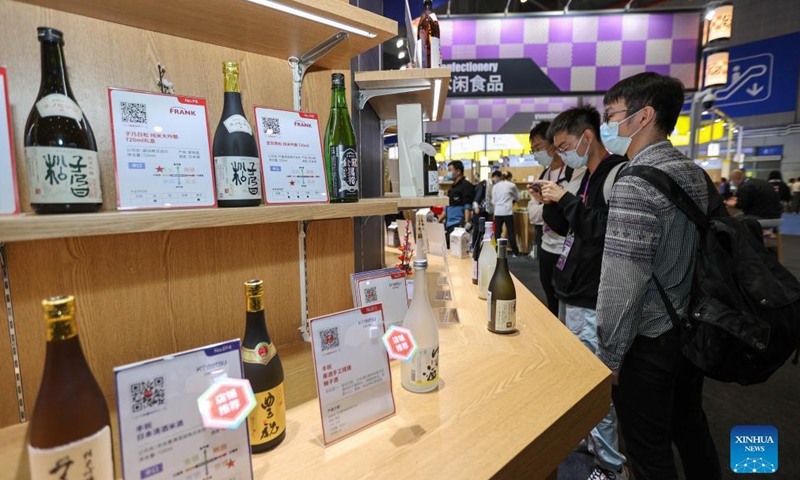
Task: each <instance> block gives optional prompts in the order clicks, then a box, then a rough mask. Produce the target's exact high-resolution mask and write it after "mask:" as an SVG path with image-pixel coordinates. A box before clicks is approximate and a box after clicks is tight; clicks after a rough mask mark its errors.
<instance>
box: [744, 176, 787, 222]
mask: <svg viewBox="0 0 800 480" xmlns="http://www.w3.org/2000/svg"><path fill="white" fill-rule="evenodd" d="M736 208H738V209H739V210H741V211H742V212H743V213H744V214H745V215H749V216H753V217H758V218H781V213H782V212H783V209H782V208H781V202H780V199H779V198H778V194H776V193H775V189H774V188H773V187H772V184H771V183H769V182H767V181H766V180H761V179H758V178H748V179H746V180H745V182H744V183H742V184H741V185H739V188H738V189H736Z"/></svg>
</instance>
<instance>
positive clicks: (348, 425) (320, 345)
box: [309, 304, 395, 446]
mask: <svg viewBox="0 0 800 480" xmlns="http://www.w3.org/2000/svg"><path fill="white" fill-rule="evenodd" d="M309 326H310V331H311V351H312V352H313V356H314V372H315V373H316V378H317V393H318V397H319V406H320V414H321V416H322V434H323V438H324V442H325V445H326V446H327V445H330V444H331V443H334V442H337V441H339V440H342V439H343V438H345V437H347V436H349V435H353V434H355V433H357V432H359V431H361V430H363V429H365V428H367V427H369V426H371V425H374V424H375V423H378V422H380V421H382V420H384V419H386V418H388V417H390V416H392V415H394V413H395V403H394V396H393V395H392V372H391V370H390V369H389V357H388V356H387V354H386V349H385V348H384V343H383V342H382V341H381V334H382V333H383V331H384V330H383V306H382V305H381V304H375V305H370V306H368V307H362V308H356V309H353V310H347V311H344V312H339V313H335V314H333V315H328V316H325V317H319V318H314V319H311V320H310V321H309Z"/></svg>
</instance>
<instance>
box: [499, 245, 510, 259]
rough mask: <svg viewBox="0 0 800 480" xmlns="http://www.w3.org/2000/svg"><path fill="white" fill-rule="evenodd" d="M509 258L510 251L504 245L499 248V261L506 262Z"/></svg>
mask: <svg viewBox="0 0 800 480" xmlns="http://www.w3.org/2000/svg"><path fill="white" fill-rule="evenodd" d="M507 258H508V250H507V249H506V247H505V246H503V245H498V246H497V260H506V259H507Z"/></svg>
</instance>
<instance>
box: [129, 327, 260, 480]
mask: <svg viewBox="0 0 800 480" xmlns="http://www.w3.org/2000/svg"><path fill="white" fill-rule="evenodd" d="M239 346H240V344H239V340H233V341H230V342H225V343H218V344H216V345H209V346H207V347H202V348H198V349H195V350H189V351H186V352H182V353H177V354H175V355H168V356H165V357H161V358H155V359H152V360H147V361H144V362H140V363H134V364H131V365H125V366H122V367H117V368H115V369H114V375H115V377H116V385H117V413H118V415H119V433H120V451H121V452H122V469H123V471H122V476H123V477H124V478H126V479H133V480H162V479H163V480H166V479H182V480H201V479H202V480H214V479H220V480H229V479H238V480H244V479H252V478H253V469H252V465H251V462H250V441H249V436H248V431H247V425H246V424H245V423H243V424H242V425H241V426H239V428H237V429H235V430H227V429H208V428H206V427H204V426H203V418H202V416H201V414H200V410H199V409H198V404H197V399H198V397H200V396H201V395H202V394H203V393H204V392H205V391H206V390H207V389H208V388H209V387H210V386H211V385H213V384H214V382H215V380H217V379H219V378H221V377H228V378H242V361H241V354H240V351H239ZM232 401H235V400H232Z"/></svg>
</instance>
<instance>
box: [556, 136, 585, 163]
mask: <svg viewBox="0 0 800 480" xmlns="http://www.w3.org/2000/svg"><path fill="white" fill-rule="evenodd" d="M584 135H585V134H584ZM584 135H581V138H580V139H579V140H578V143H577V144H576V145H575V150H568V151H566V152H564V153H563V154H561V159H562V160H564V163H566V164H567V166H568V167H572V168H581V167H585V166H586V165H588V164H589V147H586V152H585V153H584V154H583V155H578V148H580V146H581V142H582V141H583V137H584Z"/></svg>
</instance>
